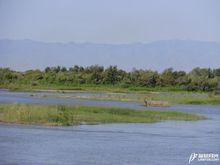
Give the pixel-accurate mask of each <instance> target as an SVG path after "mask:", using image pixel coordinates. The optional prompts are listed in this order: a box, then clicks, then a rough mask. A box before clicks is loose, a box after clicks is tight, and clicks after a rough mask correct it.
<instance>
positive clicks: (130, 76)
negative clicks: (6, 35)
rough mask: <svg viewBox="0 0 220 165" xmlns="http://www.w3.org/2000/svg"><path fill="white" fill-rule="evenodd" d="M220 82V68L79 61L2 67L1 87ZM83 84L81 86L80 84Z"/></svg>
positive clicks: (207, 87)
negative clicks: (39, 66)
mask: <svg viewBox="0 0 220 165" xmlns="http://www.w3.org/2000/svg"><path fill="white" fill-rule="evenodd" d="M219 82H220V68H217V69H210V68H195V69H193V70H192V71H191V72H189V73H186V72H184V71H174V70H173V69H172V68H168V69H166V70H164V71H163V72H162V73H158V72H156V71H152V70H142V69H140V70H137V69H134V70H132V71H130V72H126V71H124V70H121V69H118V68H117V66H110V67H108V68H106V69H105V68H104V67H103V66H98V65H92V66H89V67H82V66H78V65H75V66H73V67H70V68H65V67H60V66H57V67H46V68H45V70H44V71H40V70H28V71H26V72H16V71H12V70H10V69H9V68H0V87H6V88H9V87H10V86H11V87H13V88H14V89H15V88H19V87H23V86H24V87H25V86H26V88H27V87H28V88H35V87H40V86H45V87H54V86H62V87H63V88H68V89H69V88H77V86H78V87H79V86H81V85H86V86H93V87H95V86H97V85H98V86H114V88H117V87H120V88H127V89H135V90H138V89H142V90H147V89H148V88H151V90H154V88H156V89H159V88H161V87H163V88H164V87H166V88H167V87H172V88H175V89H179V90H187V91H214V90H216V89H217V85H218V83H219ZM79 88H80V87H79Z"/></svg>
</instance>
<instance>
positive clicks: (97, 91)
mask: <svg viewBox="0 0 220 165" xmlns="http://www.w3.org/2000/svg"><path fill="white" fill-rule="evenodd" d="M113 89H114V88H113V87H112V91H107V90H104V89H103V90H102V88H99V87H97V88H92V87H91V88H85V89H84V88H82V89H81V88H80V89H79V88H78V89H77V88H74V89H61V88H60V89H56V88H24V87H20V88H18V89H11V88H9V90H10V91H17V92H33V94H31V96H36V97H44V98H64V99H65V98H68V99H88V100H108V101H123V102H140V103H143V102H144V100H148V101H162V102H168V103H169V104H171V105H172V104H210V105H219V104H220V95H215V94H214V93H208V92H187V91H172V90H170V91H169V90H168V89H167V91H164V90H161V91H159V89H157V90H158V91H153V90H152V91H150V89H149V91H148V90H142V91H121V92H119V91H117V92H114V90H113ZM115 89H117V87H116V88H115ZM38 92H40V93H41V94H39V93H38ZM48 92H49V93H52V94H49V95H48V94H47V93H48ZM45 93H46V94H45ZM70 93H73V94H74V93H85V95H83V96H82V95H75V96H69V95H68V94H70ZM86 93H90V94H89V95H86ZM53 94H54V95H53ZM60 94H62V95H60Z"/></svg>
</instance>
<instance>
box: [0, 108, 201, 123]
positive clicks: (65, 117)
mask: <svg viewBox="0 0 220 165" xmlns="http://www.w3.org/2000/svg"><path fill="white" fill-rule="evenodd" d="M200 119H204V117H202V116H199V115H195V114H189V113H183V112H177V111H152V110H132V109H123V108H112V107H93V106H81V105H75V106H70V105H36V104H1V105H0V121H1V122H8V123H22V124H43V125H78V124H83V123H85V124H97V123H152V122H159V121H162V120H185V121H187V120H192V121H193V120H200Z"/></svg>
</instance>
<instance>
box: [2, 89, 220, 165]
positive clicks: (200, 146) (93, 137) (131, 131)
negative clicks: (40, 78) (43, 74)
mask: <svg viewBox="0 0 220 165" xmlns="http://www.w3.org/2000/svg"><path fill="white" fill-rule="evenodd" d="M0 102H1V103H3V102H4V103H11V102H24V103H44V104H47V103H68V104H84V105H102V106H117V107H127V108H136V109H144V108H145V107H144V106H142V105H140V103H133V102H129V103H128V102H115V101H92V100H79V99H56V98H35V97H30V95H29V93H17V92H16V93H13V92H7V91H1V92H0ZM151 109H155V110H157V109H160V108H155V107H154V108H151ZM162 109H163V110H166V109H172V110H179V111H187V112H193V113H200V114H203V115H206V116H208V117H209V118H210V119H209V120H203V121H196V122H195V121H194V122H184V121H168V122H161V123H154V124H101V125H80V126H71V127H42V126H23V125H10V124H2V125H0V164H22V165H23V164H27V165H29V164H76V165H80V164H82V165H84V164H98V165H99V164H106V165H110V164H119V165H120V164H126V165H127V164H132V165H133V164H138V165H139V164H143V165H146V164H171V165H176V164H188V159H189V156H190V154H191V153H192V152H196V153H210V152H212V153H220V140H219V139H220V106H209V105H206V106H201V105H175V106H172V107H170V108H162ZM192 163H193V164H197V163H198V164H199V163H200V164H201V162H192ZM202 164H219V162H203V163H202Z"/></svg>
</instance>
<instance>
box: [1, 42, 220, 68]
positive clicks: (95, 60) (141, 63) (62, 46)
mask: <svg viewBox="0 0 220 165" xmlns="http://www.w3.org/2000/svg"><path fill="white" fill-rule="evenodd" d="M94 64H99V65H103V66H109V65H117V66H118V67H119V68H122V69H125V70H131V69H132V68H137V69H139V68H142V69H154V70H158V71H161V70H163V69H165V68H168V67H173V68H174V69H177V70H186V71H189V70H191V69H192V68H194V67H211V68H217V67H220V43H217V42H205V41H193V40H162V41H156V42H152V43H148V44H144V43H134V44H115V45H114V44H96V43H74V42H70V43H45V42H39V41H33V40H9V39H2V40H0V67H10V68H12V69H16V70H27V69H36V68H38V69H44V68H45V67H46V66H57V65H60V66H66V67H70V66H73V65H82V66H88V65H94Z"/></svg>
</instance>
